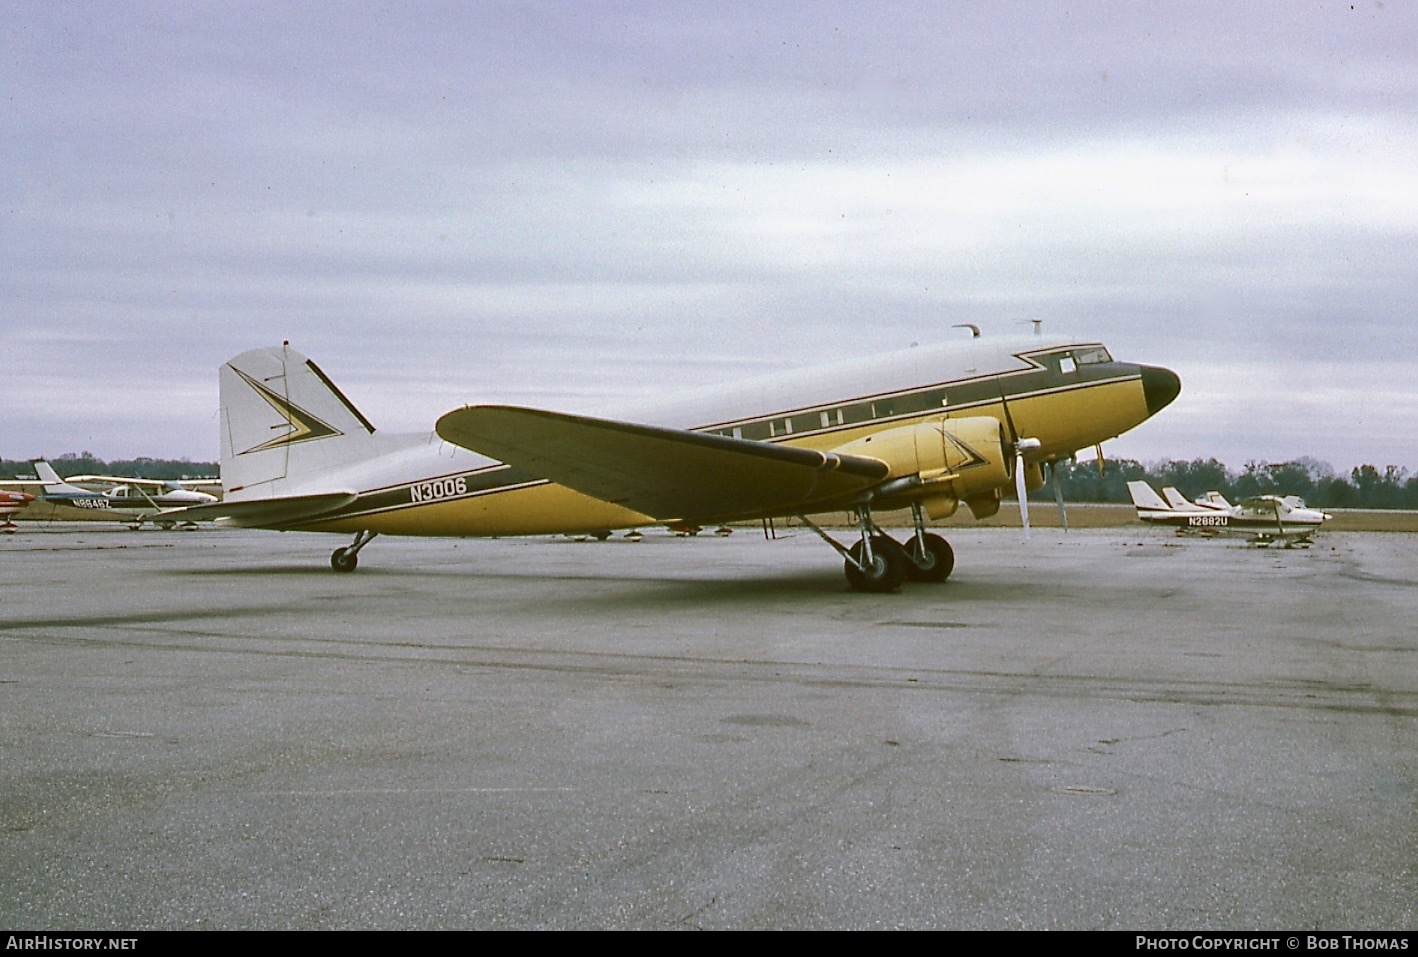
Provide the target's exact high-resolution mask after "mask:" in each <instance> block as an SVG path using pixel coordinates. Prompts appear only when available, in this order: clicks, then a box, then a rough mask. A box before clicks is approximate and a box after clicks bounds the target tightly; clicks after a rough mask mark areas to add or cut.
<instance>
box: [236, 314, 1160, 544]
mask: <svg viewBox="0 0 1418 957" xmlns="http://www.w3.org/2000/svg"><path fill="white" fill-rule="evenodd" d="M1178 389H1179V384H1178V380H1177V378H1176V376H1175V375H1173V374H1172V373H1171V372H1169V371H1167V370H1165V369H1158V368H1156V367H1151V366H1141V365H1136V364H1131V363H1124V362H1118V361H1116V360H1114V359H1113V358H1112V356H1111V355H1110V354H1109V353H1108V352H1107V350H1106V349H1105V348H1104V347H1103V346H1102V345H1100V344H1099V343H1096V342H1089V341H1085V340H1073V339H1065V338H1046V337H1043V336H1028V337H1023V338H1017V339H1012V340H997V341H996V340H986V339H980V338H974V339H970V340H965V341H957V342H950V343H945V344H941V345H935V346H922V347H913V348H911V349H908V350H903V351H900V352H896V353H892V354H888V355H883V356H877V357H872V358H866V359H860V360H853V361H845V362H840V363H836V364H833V365H830V366H826V367H820V368H815V369H807V370H797V371H787V372H783V373H781V374H776V375H772V376H766V377H759V378H757V379H753V380H750V381H748V382H744V383H740V384H737V385H734V386H726V387H717V388H712V389H704V390H698V391H695V392H691V393H686V394H684V395H680V396H672V397H668V398H666V399H664V400H660V401H656V402H654V403H643V404H639V405H636V406H633V407H626V408H619V409H612V410H608V411H604V412H603V413H602V414H603V415H604V416H605V417H606V418H607V419H612V420H620V421H626V422H634V423H641V424H645V425H651V426H660V427H665V428H669V429H680V430H688V431H693V432H697V433H703V434H708V435H718V436H724V437H730V438H733V439H739V440H748V441H753V442H763V443H770V444H774V445H784V446H794V447H798V448H805V449H813V450H817V451H820V452H832V451H833V450H842V449H843V448H844V447H846V446H851V447H852V448H853V449H854V450H855V449H861V448H864V447H865V446H863V445H862V444H861V443H862V440H865V439H868V438H869V437H872V436H876V435H879V434H882V433H885V432H887V431H889V430H896V429H900V428H902V427H911V426H915V425H917V424H921V423H928V422H941V421H943V422H944V423H945V425H944V428H945V429H947V430H948V429H949V428H950V425H949V423H950V422H951V421H952V420H967V419H973V420H978V419H979V418H980V417H987V418H989V419H994V420H996V421H998V423H999V427H1000V430H1001V433H1002V435H1003V436H1005V437H1007V438H1008V440H1009V441H1011V442H1014V441H1018V440H1020V439H1023V438H1026V437H1027V438H1028V439H1030V440H1034V441H1032V442H1030V443H1029V451H1028V452H1027V453H1026V454H1025V456H1024V461H1025V464H1026V467H1027V468H1028V470H1029V471H1028V473H1027V474H1028V476H1029V483H1028V484H1029V487H1031V488H1032V487H1036V486H1037V485H1038V484H1039V483H1040V482H1041V481H1042V479H1041V478H1040V477H1039V466H1040V465H1041V464H1042V463H1044V462H1048V461H1055V460H1058V459H1061V458H1066V457H1068V456H1070V455H1072V454H1073V453H1074V452H1075V451H1077V450H1079V449H1082V448H1087V447H1090V446H1094V445H1097V444H1099V443H1101V442H1103V441H1105V440H1107V439H1110V438H1112V437H1114V436H1117V435H1119V434H1121V433H1123V432H1125V431H1127V430H1128V429H1130V428H1132V427H1134V426H1136V425H1138V424H1139V423H1141V422H1143V421H1144V420H1146V419H1147V418H1149V417H1150V416H1151V415H1153V414H1154V413H1155V412H1156V411H1158V410H1159V409H1160V408H1161V407H1162V406H1164V405H1166V404H1167V403H1168V402H1170V401H1171V400H1172V398H1173V397H1175V395H1176V394H1177V391H1178ZM222 421H223V452H222V477H223V484H224V492H225V495H224V501H225V502H226V503H241V502H249V501H255V500H293V499H299V498H300V497H302V496H321V495H329V494H330V493H331V492H332V491H333V490H339V491H342V492H344V493H345V496H346V497H345V498H344V499H343V500H342V501H341V504H339V506H338V507H336V508H333V509H326V510H324V511H323V512H322V513H321V514H320V515H319V516H318V517H300V516H296V515H287V516H283V517H281V518H279V519H273V518H271V517H270V516H266V517H264V518H261V519H257V520H252V519H249V518H248V519H241V518H237V519H233V521H234V522H235V523H236V524H244V525H255V526H259V527H268V528H282V529H301V530H309V531H326V532H347V533H348V532H374V533H379V534H389V535H440V536H511V535H537V534H547V533H582V532H594V531H600V530H610V529H616V528H631V527H637V526H644V525H651V524H656V523H659V522H663V521H664V520H665V517H664V516H659V517H655V516H650V515H647V514H644V513H643V512H640V511H636V510H635V509H633V508H629V507H626V506H625V505H622V504H616V503H615V502H613V501H606V500H602V499H600V498H597V497H593V496H591V495H587V494H583V493H582V492H578V491H576V490H574V489H572V488H569V487H567V486H566V485H563V484H557V483H555V482H552V481H549V480H548V479H546V478H544V477H543V476H540V475H537V474H533V473H532V472H530V471H528V470H526V469H522V468H518V467H516V466H513V465H509V464H505V463H503V462H499V461H495V460H493V459H491V458H488V457H486V456H484V455H480V454H478V453H477V452H473V451H470V450H469V449H466V448H461V447H459V446H457V445H454V444H452V443H450V442H447V441H444V440H443V439H441V438H440V437H439V435H438V434H437V433H427V434H418V435H401V436H386V435H384V434H383V433H379V432H376V431H375V430H374V429H373V427H372V426H371V425H370V424H369V422H368V420H366V419H365V418H364V417H363V416H362V415H360V414H359V412H358V411H357V410H355V408H354V406H353V405H351V404H350V403H349V401H348V400H347V399H345V397H344V396H343V395H342V394H341V393H340V392H339V390H338V389H337V388H336V387H335V386H334V385H333V383H331V382H330V381H329V380H328V379H327V378H326V377H325V376H324V374H323V373H322V372H320V370H319V369H318V368H317V367H315V366H314V364H313V363H311V362H309V360H307V359H305V358H304V357H303V356H301V355H299V354H298V353H295V352H294V351H292V350H290V349H289V347H283V348H280V349H267V350H253V351H252V352H249V353H245V354H243V355H242V356H238V357H237V358H235V359H233V360H232V361H231V362H230V363H228V364H227V365H226V366H224V367H223V370H222ZM995 494H996V503H997V501H998V493H997V492H996V493H995ZM834 507H835V506H834ZM821 510H824V511H825V510H826V509H825V508H824V509H821ZM764 517H768V516H767V515H765V516H764Z"/></svg>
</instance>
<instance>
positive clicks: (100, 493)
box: [25, 459, 217, 528]
mask: <svg viewBox="0 0 1418 957" xmlns="http://www.w3.org/2000/svg"><path fill="white" fill-rule="evenodd" d="M34 470H35V475H37V476H38V481H37V482H33V483H28V482H27V483H25V484H34V485H38V486H39V489H40V494H39V496H38V500H39V501H40V502H41V503H42V504H43V505H47V506H50V508H49V509H48V510H46V511H45V515H44V517H50V518H59V519H64V518H75V517H100V518H105V519H112V520H113V521H117V522H124V523H127V524H128V525H130V526H131V527H133V528H138V527H140V526H141V525H142V524H143V522H145V521H153V522H154V523H155V524H157V525H159V526H160V527H164V528H171V527H172V526H173V525H175V524H178V522H177V521H175V520H172V519H168V518H165V517H164V516H163V515H162V514H161V513H162V512H163V511H164V509H169V508H174V507H181V506H188V505H203V504H207V503H210V502H215V501H217V497H216V496H215V495H212V494H211V493H209V492H198V491H194V490H192V489H188V488H185V487H182V485H181V483H176V482H167V481H163V480H160V479H134V478H125V477H123V476H114V475H75V476H71V477H70V478H68V479H61V478H60V477H59V473H57V472H55V471H54V466H52V465H50V464H49V463H48V462H46V461H44V460H42V459H41V460H37V461H36V462H35V463H34ZM81 482H82V483H84V485H80V484H78V483H81ZM114 483H119V484H114ZM95 484H98V485H108V486H110V487H108V488H106V489H103V490H99V489H95V488H86V487H85V485H95ZM149 490H151V491H149ZM69 509H80V510H81V513H82V514H81V513H80V512H71V511H68V510H69Z"/></svg>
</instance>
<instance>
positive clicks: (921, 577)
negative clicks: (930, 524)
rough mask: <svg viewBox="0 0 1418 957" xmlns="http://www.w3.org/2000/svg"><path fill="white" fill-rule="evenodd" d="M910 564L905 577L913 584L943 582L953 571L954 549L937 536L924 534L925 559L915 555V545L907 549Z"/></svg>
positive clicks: (912, 544)
mask: <svg viewBox="0 0 1418 957" xmlns="http://www.w3.org/2000/svg"><path fill="white" fill-rule="evenodd" d="M907 552H908V554H909V555H910V558H911V564H910V566H909V567H908V568H907V569H906V577H907V578H908V579H910V580H911V581H913V582H943V581H945V580H946V579H947V578H949V577H950V573H951V572H953V571H955V549H953V548H951V547H950V543H949V542H947V541H946V540H945V539H943V538H941V537H940V536H939V535H932V534H930V533H927V534H926V554H925V557H924V558H922V557H921V556H919V555H917V554H916V543H915V542H914V541H913V542H911V545H910V547H909V548H908V549H907Z"/></svg>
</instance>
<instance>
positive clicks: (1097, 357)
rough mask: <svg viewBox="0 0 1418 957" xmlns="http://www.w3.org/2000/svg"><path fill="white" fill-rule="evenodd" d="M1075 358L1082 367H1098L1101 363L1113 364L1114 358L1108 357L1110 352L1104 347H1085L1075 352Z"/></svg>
mask: <svg viewBox="0 0 1418 957" xmlns="http://www.w3.org/2000/svg"><path fill="white" fill-rule="evenodd" d="M1073 358H1074V360H1075V361H1077V362H1078V364H1079V365H1081V366H1091V365H1097V364H1098V363H1100V362H1112V361H1113V357H1112V356H1110V355H1108V350H1107V349H1104V348H1103V347H1102V346H1085V347H1084V348H1082V349H1075V350H1073Z"/></svg>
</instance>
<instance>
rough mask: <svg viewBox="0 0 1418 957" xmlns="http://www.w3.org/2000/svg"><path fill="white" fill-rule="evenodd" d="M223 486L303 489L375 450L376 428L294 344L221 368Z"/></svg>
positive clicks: (252, 494) (254, 490) (241, 492)
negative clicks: (313, 478)
mask: <svg viewBox="0 0 1418 957" xmlns="http://www.w3.org/2000/svg"><path fill="white" fill-rule="evenodd" d="M220 380H221V413H220V418H221V431H222V435H221V440H222V487H223V490H224V492H225V494H226V496H227V497H228V498H230V497H233V496H235V497H236V498H238V499H244V498H275V497H282V496H288V495H292V494H297V493H298V490H299V488H300V486H301V484H302V482H303V480H304V479H306V478H308V477H309V476H311V475H312V474H314V473H317V472H320V471H322V470H327V469H330V468H336V467H339V466H342V465H347V464H350V463H352V462H355V461H358V460H360V459H362V458H365V457H367V456H368V455H370V454H371V452H372V449H371V447H372V444H373V435H374V426H373V425H371V424H370V422H369V420H368V419H366V418H365V417H364V416H363V415H361V414H360V412H359V410H358V409H356V408H355V407H354V405H353V404H352V403H351V402H350V400H349V399H347V398H345V396H344V394H343V393H342V392H340V390H339V389H338V388H337V387H336V386H335V384H334V383H333V382H331V381H330V379H329V378H328V377H326V375H325V373H323V372H322V371H320V368H319V366H317V365H316V364H315V363H313V362H311V361H310V360H309V359H307V358H306V357H305V356H303V355H301V354H300V353H298V352H296V351H295V350H294V349H291V348H290V346H289V345H282V346H278V347H274V348H264V349H252V350H251V351H249V352H243V353H242V354H241V355H239V356H237V357H236V358H234V359H232V360H230V361H229V362H227V363H226V365H224V366H222V368H221V377H220Z"/></svg>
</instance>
